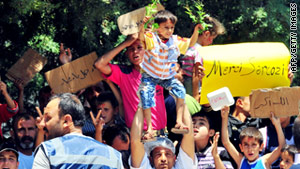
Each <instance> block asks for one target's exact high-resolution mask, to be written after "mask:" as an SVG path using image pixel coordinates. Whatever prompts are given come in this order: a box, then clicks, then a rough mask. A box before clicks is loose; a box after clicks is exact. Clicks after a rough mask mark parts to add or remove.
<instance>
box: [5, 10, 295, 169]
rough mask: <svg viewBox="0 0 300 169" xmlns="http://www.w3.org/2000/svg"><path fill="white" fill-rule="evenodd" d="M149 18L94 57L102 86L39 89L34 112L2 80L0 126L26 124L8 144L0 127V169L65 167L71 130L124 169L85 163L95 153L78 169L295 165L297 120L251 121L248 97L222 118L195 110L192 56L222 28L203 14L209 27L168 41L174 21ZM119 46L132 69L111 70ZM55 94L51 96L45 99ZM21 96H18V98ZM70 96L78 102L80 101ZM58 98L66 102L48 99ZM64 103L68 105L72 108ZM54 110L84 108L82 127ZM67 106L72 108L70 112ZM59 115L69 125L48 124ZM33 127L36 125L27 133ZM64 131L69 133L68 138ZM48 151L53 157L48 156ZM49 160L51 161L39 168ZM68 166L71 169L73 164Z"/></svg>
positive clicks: (163, 15) (198, 66)
mask: <svg viewBox="0 0 300 169" xmlns="http://www.w3.org/2000/svg"><path fill="white" fill-rule="evenodd" d="M154 17H155V19H154V22H155V23H157V24H158V25H159V28H157V29H156V30H151V31H149V30H144V25H143V24H142V26H141V27H142V29H141V30H140V32H139V33H136V34H132V35H129V36H128V37H127V39H126V40H125V41H124V42H123V43H121V44H120V45H118V46H117V47H115V48H114V49H112V50H110V51H109V52H107V53H105V54H104V55H103V56H101V57H99V58H98V59H97V60H96V62H95V64H94V66H95V67H96V68H97V69H98V70H99V71H100V72H101V73H102V75H103V76H104V77H105V79H106V80H104V81H102V82H100V84H97V85H95V86H92V87H89V88H86V89H84V91H80V92H78V93H77V96H75V95H66V96H65V95H58V96H56V95H54V94H53V93H52V92H51V88H49V87H45V88H43V89H42V90H41V91H40V95H39V97H38V100H39V103H40V105H39V108H37V112H38V113H39V114H38V113H34V112H36V111H33V110H27V111H26V110H19V106H18V105H19V104H23V103H19V104H18V103H17V102H16V101H14V100H12V99H11V97H10V96H9V94H8V92H7V89H6V84H5V83H4V82H2V81H0V91H1V94H2V95H3V96H4V98H5V100H6V104H0V117H1V119H0V124H1V123H4V122H6V123H9V119H10V118H12V117H13V116H14V115H15V114H16V113H17V112H18V111H19V114H28V117H27V116H26V117H25V116H24V117H23V116H19V115H17V116H15V117H14V120H13V121H12V124H11V126H12V128H13V132H12V134H10V135H11V136H12V138H10V139H7V138H4V136H3V134H2V130H0V136H1V140H2V141H1V142H2V144H1V147H0V148H1V149H0V169H2V168H18V167H19V168H22V169H27V168H32V166H36V167H37V166H39V165H40V164H41V163H43V164H47V165H46V166H49V167H50V166H51V168H55V167H57V168H59V167H62V166H68V165H69V164H66V162H62V161H61V160H59V159H55V158H54V156H52V155H51V153H54V154H55V151H54V150H56V151H57V149H55V148H57V147H59V146H61V144H63V143H64V142H63V141H64V139H70V138H67V137H65V136H66V135H68V134H70V133H77V134H78V133H80V134H81V135H85V136H89V137H88V139H90V138H91V137H93V138H94V139H95V140H97V141H96V142H97V144H98V143H99V142H101V143H100V144H99V146H98V147H99V148H103V149H105V150H107V151H108V150H109V151H111V149H110V148H107V147H105V146H103V145H102V143H103V144H107V145H109V146H111V147H112V148H113V149H115V150H117V151H118V152H120V154H122V160H121V161H122V162H123V165H119V164H118V165H117V167H112V166H116V164H115V163H112V162H111V161H113V160H111V159H110V160H108V159H107V158H109V157H111V158H113V159H115V160H117V161H120V159H119V157H120V156H121V155H120V154H118V153H117V151H113V154H115V155H116V156H113V155H111V154H110V156H109V157H106V156H108V155H103V157H101V158H96V159H98V160H99V159H102V160H103V161H100V162H95V161H94V160H93V159H90V158H92V157H91V156H88V157H84V159H83V160H80V159H78V161H75V162H74V160H75V159H76V158H74V159H72V160H73V162H74V163H76V162H78V165H77V167H79V166H86V167H87V168H89V167H91V168H93V165H95V166H97V167H98V168H101V166H102V165H103V166H110V167H111V168H127V169H128V168H145V169H148V168H151V167H153V168H156V169H160V168H169V169H171V168H173V167H174V168H178V169H182V168H186V169H191V168H198V169H209V168H222V169H223V168H227V169H232V168H242V169H247V168H259V169H260V168H282V169H288V168H295V167H297V166H299V161H300V155H299V153H300V148H299V146H300V143H299V141H300V137H299V135H300V131H299V130H300V129H299V128H300V118H297V117H284V118H276V117H275V116H274V115H273V114H271V117H270V119H254V118H251V117H250V114H249V111H250V100H249V97H239V98H236V102H235V104H234V106H232V107H230V108H229V107H227V106H226V107H224V108H222V110H221V111H220V112H214V111H212V110H211V108H210V107H209V105H203V106H202V108H201V106H200V104H199V101H200V99H201V97H200V96H201V79H202V77H203V76H204V73H203V71H204V68H203V59H202V57H201V53H199V52H198V49H199V48H201V46H207V45H211V44H212V43H213V40H214V39H215V38H216V37H217V36H218V35H222V34H224V33H225V28H224V27H223V25H222V24H221V23H220V22H219V21H218V20H217V19H215V18H213V17H210V16H207V17H206V18H205V20H204V22H206V23H207V24H211V25H212V27H210V28H209V29H208V30H206V31H203V32H202V33H201V34H199V33H198V30H199V29H203V27H202V26H201V25H196V26H195V28H194V32H193V34H192V36H191V38H181V37H179V36H177V35H174V34H173V33H174V28H175V24H176V22H177V17H176V16H175V15H174V14H172V13H171V12H169V11H167V10H162V11H159V12H158V13H157V14H155V15H154ZM147 19H149V18H145V20H144V21H147ZM123 49H126V52H125V55H126V56H127V58H128V59H129V62H130V63H131V65H129V66H128V65H121V64H120V65H118V64H111V63H110V61H111V60H113V59H114V58H115V57H116V56H117V55H118V54H119V53H120V52H121V51H122V50H123ZM67 52H68V54H66V53H65V49H64V47H63V45H61V54H60V57H59V58H60V61H61V63H62V64H65V63H68V62H70V61H71V59H72V55H71V51H70V50H67ZM180 54H182V56H181V57H180ZM178 60H179V62H178ZM178 63H179V64H178ZM179 65H180V66H179ZM289 76H290V75H289ZM19 89H20V90H21V89H22V88H19ZM169 94H170V95H172V96H173V97H172V96H169ZM53 95H54V96H55V97H54V98H51V97H52V96H53ZM19 96H20V98H22V97H23V95H22V92H20V95H19ZM74 97H80V98H83V101H82V103H78V101H77V100H78V99H75V98H74ZM50 98H51V99H50ZM57 98H58V99H60V100H64V102H59V104H58V103H57V102H53V101H54V100H55V99H57ZM164 98H166V100H164ZM68 99H69V100H68ZM172 99H173V100H172ZM21 100H22V99H21ZM70 100H71V101H73V102H74V103H72V104H73V105H71V106H70V105H69V104H70V102H71V101H70ZM49 101H50V102H49ZM19 102H20V101H19ZM48 103H49V104H48ZM56 104H57V105H58V107H59V108H61V109H63V111H65V110H71V111H75V112H76V111H79V110H77V109H80V111H79V112H82V111H81V109H82V107H84V112H85V113H84V115H83V116H84V117H85V119H86V120H85V121H82V120H83V119H81V120H80V119H78V116H75V115H73V114H72V113H73V112H72V113H71V112H70V114H71V115H70V116H68V115H67V114H68V112H64V115H63V116H62V115H59V116H53V115H52V114H51V113H53V112H52V110H54V109H55V108H57V105H56ZM64 104H65V105H64ZM77 104H78V105H77ZM72 106H74V107H75V108H74V109H71V108H72ZM76 106H79V107H76ZM75 109H76V110H75ZM43 113H44V114H43ZM270 113H271V112H270ZM32 114H34V115H32ZM81 115H82V114H81ZM167 115H168V117H167ZM34 117H37V118H36V119H34ZM55 118H57V119H56V120H58V119H60V118H63V119H64V121H65V122H64V121H62V124H60V123H58V124H56V125H55V124H54V122H51V121H54V120H55ZM76 119H77V120H76ZM32 121H35V123H36V126H32V125H33V124H34V123H32ZM77 121H78V122H77ZM58 122H60V121H59V120H58ZM50 123H52V124H50ZM65 125H67V127H66V126H65ZM50 126H52V127H50ZM167 126H168V127H167ZM65 127H66V128H68V129H69V130H68V131H65V129H66V128H65ZM259 128H260V129H259ZM174 134H175V136H174ZM68 136H69V135H68ZM219 137H221V142H220V141H218V140H219ZM56 138H62V143H59V142H58V143H59V145H56V144H54V145H55V146H53V145H52V143H51V142H49V140H50V139H52V140H53V142H54V140H55V141H57V139H56ZM72 139H73V138H72ZM72 139H70V140H72ZM80 139H87V138H86V137H84V138H80ZM47 140H48V141H47ZM93 142H94V140H92V141H90V143H93ZM72 144H73V143H72ZM294 144H295V145H294ZM51 146H52V147H51ZM81 146H85V148H87V147H89V146H91V145H81V143H80V142H79V143H78V147H77V146H76V149H80V147H81ZM41 147H42V148H41ZM66 147H67V146H66ZM35 148H37V150H36V154H35V157H34V153H33V152H34V150H35ZM44 148H48V150H49V152H46V151H45V150H43V151H44V152H42V150H41V149H44ZM52 148H53V149H54V150H52V151H53V152H51V151H50V150H51V149H52ZM106 148H107V149H106ZM71 149H72V147H71ZM74 149H75V147H74ZM25 150H26V151H25ZM24 152H26V153H24ZM59 152H60V151H59ZM64 153H66V152H64ZM89 153H95V154H96V153H98V152H96V151H95V152H94V151H93V150H89V151H87V154H85V155H88V154H89ZM100 153H101V152H100ZM110 153H111V152H110ZM176 155H177V156H176ZM36 156H39V157H38V158H37V157H36ZM41 156H43V157H41ZM45 156H47V157H45ZM104 156H105V159H104ZM68 157H70V158H72V157H74V156H71V155H70V156H68ZM147 157H149V158H147ZM47 158H48V159H49V161H48V162H45V161H43V160H44V159H47ZM56 158H57V156H56ZM24 159H26V160H24ZM55 160H56V161H55ZM68 160H69V161H70V159H67V161H68ZM72 160H71V161H72ZM84 160H86V161H84ZM24 161H26V164H25V162H24ZM54 161H55V163H54ZM28 162H29V163H28ZM59 162H61V163H62V164H60V163H59ZM89 162H90V163H89ZM116 163H117V162H116ZM79 164H80V165H79ZM71 166H73V168H76V165H71ZM97 167H96V168H97ZM71 168H72V167H71ZM83 168H84V167H83Z"/></svg>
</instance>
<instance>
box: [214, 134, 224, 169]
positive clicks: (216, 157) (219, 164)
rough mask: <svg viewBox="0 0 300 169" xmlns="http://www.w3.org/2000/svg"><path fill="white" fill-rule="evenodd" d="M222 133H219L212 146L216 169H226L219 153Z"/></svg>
mask: <svg viewBox="0 0 300 169" xmlns="http://www.w3.org/2000/svg"><path fill="white" fill-rule="evenodd" d="M219 137H220V133H219V132H217V133H216V134H215V136H214V140H213V143H212V144H211V147H212V148H211V153H212V156H213V158H214V162H215V168H216V169H226V168H225V166H224V164H223V162H222V160H221V158H220V156H219V153H218V141H219Z"/></svg>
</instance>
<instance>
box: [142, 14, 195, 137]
mask: <svg viewBox="0 0 300 169" xmlns="http://www.w3.org/2000/svg"><path fill="white" fill-rule="evenodd" d="M154 22H155V23H157V24H158V25H159V28H157V30H156V32H145V30H144V27H143V28H142V30H141V31H140V33H139V39H140V41H141V42H142V44H144V47H145V55H144V60H143V62H142V63H141V64H140V66H141V68H142V69H141V70H142V79H141V84H140V87H139V91H138V94H139V95H140V99H141V102H140V105H139V106H141V107H142V108H143V111H144V117H145V118H146V122H147V132H146V134H145V135H144V138H143V139H144V140H151V139H153V138H154V131H153V129H152V124H151V110H150V108H151V107H153V106H155V102H154V93H155V86H156V85H160V86H162V87H164V88H166V89H168V90H169V91H170V92H171V94H172V95H174V96H175V97H176V98H177V99H176V110H177V117H176V125H175V127H174V128H173V129H172V130H171V131H172V132H174V133H178V134H184V133H188V132H189V129H188V127H186V126H185V125H184V121H183V111H188V110H187V107H186V105H185V103H184V97H185V88H184V86H183V85H182V83H181V82H180V81H179V80H177V79H175V78H174V76H175V74H176V70H175V67H176V63H177V58H178V56H179V55H180V53H181V54H185V52H186V51H187V49H188V47H190V46H193V45H194V44H195V43H196V41H197V38H198V30H199V29H200V25H196V26H195V28H194V33H193V35H192V37H191V38H190V39H187V38H181V37H179V36H177V35H173V33H174V28H175V24H176V22H177V17H176V16H175V15H173V14H172V13H171V12H169V11H167V10H162V11H159V12H158V13H157V14H156V15H155V19H154ZM142 26H144V25H142ZM161 104H164V103H161Z"/></svg>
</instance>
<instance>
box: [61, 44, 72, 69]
mask: <svg viewBox="0 0 300 169" xmlns="http://www.w3.org/2000/svg"><path fill="white" fill-rule="evenodd" d="M59 51H60V53H59V61H60V63H61V64H66V63H69V62H71V60H72V53H71V50H70V48H68V49H65V48H64V44H63V43H60V47H59Z"/></svg>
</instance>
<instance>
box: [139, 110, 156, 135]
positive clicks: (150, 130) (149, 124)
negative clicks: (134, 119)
mask: <svg viewBox="0 0 300 169" xmlns="http://www.w3.org/2000/svg"><path fill="white" fill-rule="evenodd" d="M143 112H144V117H145V119H146V123H147V132H146V133H145V134H144V136H143V138H142V139H143V140H152V139H153V138H154V131H153V128H152V121H151V109H150V108H148V109H144V110H143Z"/></svg>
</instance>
